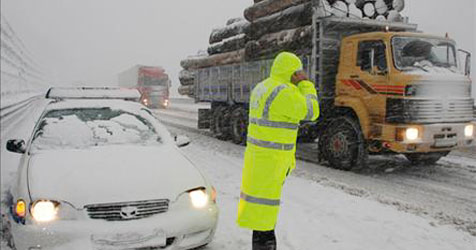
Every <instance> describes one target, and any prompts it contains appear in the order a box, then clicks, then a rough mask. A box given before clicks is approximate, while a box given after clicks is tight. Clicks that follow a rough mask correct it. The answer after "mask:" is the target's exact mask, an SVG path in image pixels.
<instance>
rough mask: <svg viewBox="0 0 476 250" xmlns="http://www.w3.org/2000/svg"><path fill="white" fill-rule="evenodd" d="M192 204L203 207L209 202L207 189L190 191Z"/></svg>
mask: <svg viewBox="0 0 476 250" xmlns="http://www.w3.org/2000/svg"><path fill="white" fill-rule="evenodd" d="M189 195H190V200H191V201H192V205H193V206H194V207H196V208H203V207H205V206H206V205H207V204H208V195H207V193H206V192H205V189H197V190H193V191H190V192H189Z"/></svg>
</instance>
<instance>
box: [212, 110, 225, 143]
mask: <svg viewBox="0 0 476 250" xmlns="http://www.w3.org/2000/svg"><path fill="white" fill-rule="evenodd" d="M212 121H213V122H212V124H211V126H212V128H213V129H212V131H213V135H214V136H215V137H216V138H218V139H220V140H227V139H228V138H229V137H230V125H229V124H230V119H229V112H228V109H227V108H226V107H218V108H216V109H215V112H213V117H212Z"/></svg>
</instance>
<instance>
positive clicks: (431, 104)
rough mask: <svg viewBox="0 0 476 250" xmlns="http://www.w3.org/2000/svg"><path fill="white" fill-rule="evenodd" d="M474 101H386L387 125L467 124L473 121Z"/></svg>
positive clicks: (466, 99)
mask: <svg viewBox="0 0 476 250" xmlns="http://www.w3.org/2000/svg"><path fill="white" fill-rule="evenodd" d="M473 105H474V100H473V99H470V98H465V99H453V100H441V99H440V100H435V99H396V98H390V99H388V100H387V116H386V121H387V122H389V123H435V122H468V121H471V120H473Z"/></svg>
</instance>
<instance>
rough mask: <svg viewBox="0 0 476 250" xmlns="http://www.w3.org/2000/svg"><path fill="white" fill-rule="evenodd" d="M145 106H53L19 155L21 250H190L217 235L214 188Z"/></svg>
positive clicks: (16, 232) (62, 102) (14, 227)
mask: <svg viewBox="0 0 476 250" xmlns="http://www.w3.org/2000/svg"><path fill="white" fill-rule="evenodd" d="M188 143H189V141H188V140H187V138H185V137H180V136H179V137H175V140H174V138H173V137H172V136H171V135H170V134H169V132H168V131H167V130H166V128H165V127H164V126H163V125H162V124H160V122H158V121H157V120H156V118H155V117H154V116H153V115H152V113H151V111H150V110H148V109H147V108H145V107H144V106H143V105H141V104H139V103H136V102H132V101H125V100H118V99H75V98H73V99H71V98H63V99H61V98H59V99H55V100H52V101H51V103H49V105H48V106H47V107H46V109H45V111H44V112H43V114H42V115H41V118H40V119H39V121H38V122H37V124H36V126H35V129H34V130H33V134H32V136H31V138H30V139H29V140H28V141H24V140H18V139H17V140H10V141H8V142H7V149H8V150H9V151H11V152H16V153H20V154H22V156H21V160H20V166H19V169H18V176H17V179H16V182H15V183H14V184H13V186H12V188H11V191H10V194H11V197H10V205H11V211H10V212H11V213H10V214H11V216H10V219H11V220H10V224H11V231H12V235H13V241H14V244H15V245H16V248H17V249H18V250H23V249H190V248H195V247H199V246H203V245H206V244H208V243H209V242H210V241H211V240H212V238H213V236H214V234H215V230H216V225H217V219H218V209H217V206H216V191H215V189H214V187H213V186H212V185H211V184H210V183H209V181H208V180H207V179H206V178H205V177H204V175H203V174H202V173H201V172H200V171H199V170H198V169H197V168H196V167H195V166H194V165H193V164H192V163H191V162H190V161H189V160H188V159H187V158H186V157H185V156H184V155H183V154H182V153H181V152H180V149H179V148H178V147H180V146H184V145H187V144H188Z"/></svg>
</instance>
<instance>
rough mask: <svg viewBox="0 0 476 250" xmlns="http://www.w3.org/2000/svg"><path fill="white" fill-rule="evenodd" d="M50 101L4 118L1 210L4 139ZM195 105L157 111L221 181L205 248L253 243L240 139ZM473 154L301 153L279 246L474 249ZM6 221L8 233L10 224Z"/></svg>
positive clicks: (14, 159)
mask: <svg viewBox="0 0 476 250" xmlns="http://www.w3.org/2000/svg"><path fill="white" fill-rule="evenodd" d="M44 104H45V102H44V100H41V99H37V100H35V101H33V102H32V103H29V104H27V105H24V106H22V108H21V109H17V110H16V112H14V113H10V114H9V115H8V116H6V117H2V119H1V129H2V130H1V145H2V149H1V154H2V155H1V156H2V157H1V174H2V177H1V178H2V179H1V180H2V207H1V210H2V214H3V213H4V212H5V211H6V210H5V209H6V207H5V203H4V201H5V194H6V191H7V190H8V187H9V186H10V184H11V182H12V179H13V176H14V174H15V170H16V164H17V163H18V155H16V154H12V153H9V152H6V151H5V150H4V145H5V142H6V140H7V139H10V138H28V136H29V134H30V133H31V129H32V127H33V125H34V121H35V120H36V119H37V117H38V115H39V114H40V112H41V110H42V107H43V106H44ZM196 108H197V106H196V105H193V104H190V103H187V102H184V103H181V104H180V103H176V104H175V105H174V104H172V107H171V109H169V110H165V111H158V116H159V117H160V119H162V120H164V122H165V123H166V124H167V125H168V126H169V127H170V130H171V131H172V132H174V133H179V134H184V133H185V134H187V135H188V136H189V137H190V138H191V139H192V144H191V145H190V146H188V147H186V148H184V149H183V150H184V153H185V154H186V155H187V156H188V157H189V158H190V160H192V161H193V162H194V163H195V164H196V165H197V166H198V167H199V168H201V169H202V170H203V171H204V172H205V173H206V174H207V175H208V176H209V177H210V179H211V181H212V182H213V183H214V184H215V186H216V188H217V190H218V194H219V196H218V204H219V207H220V210H221V215H220V222H219V228H218V232H217V234H216V238H215V240H214V241H213V242H212V243H211V244H210V245H209V246H208V247H206V248H205V249H207V250H223V249H230V250H235V249H236V250H241V249H243V250H245V249H251V247H250V237H251V234H250V232H249V231H247V230H243V229H239V228H238V227H236V226H235V223H234V220H235V216H236V208H237V202H238V195H239V186H240V179H241V167H242V166H241V164H242V154H243V150H244V148H243V147H241V146H237V145H234V144H232V143H229V142H222V141H219V140H216V139H214V138H211V137H210V136H208V135H207V133H206V132H198V131H196V130H195V129H194V128H195V126H196V123H195V122H196ZM471 154H472V153H471ZM474 161H475V160H474V159H473V160H469V159H468V158H466V157H448V158H446V159H444V160H443V161H441V162H440V163H439V164H438V165H437V166H433V167H427V168H418V169H415V168H410V167H409V166H408V165H407V164H406V163H405V162H404V161H403V160H402V159H400V158H396V159H388V158H374V159H372V165H373V166H374V169H372V170H371V171H366V172H362V173H349V172H342V171H336V170H332V169H329V168H326V167H324V166H319V165H317V164H314V163H308V162H302V161H299V162H298V167H297V170H296V172H294V173H293V176H291V177H290V178H289V179H288V180H287V181H286V188H285V191H284V194H283V205H282V210H281V214H280V218H279V222H278V225H277V234H278V241H279V243H278V245H279V249H282V250H286V249H288V250H313V249H330V250H333V249H335V250H338V249H339V250H340V249H342V250H344V249H345V250H347V249H351V250H360V249H362V250H364V249H365V250H373V249H375V250H376V249H390V250H393V249H395V250H397V249H405V250H412V249H415V250H417V249H418V250H420V249H432V250H435V249H438V250H439V249H441V250H452V249H455V250H456V249H458V250H460V249H461V250H475V249H476V247H475V246H476V237H475V236H476V234H475V233H476V227H475V225H476V197H475V194H476V168H475V166H474V165H475V164H474ZM390 163H391V164H390ZM462 163H463V164H462ZM389 165H390V166H389ZM2 231H4V235H5V234H8V228H6V227H4V228H3V230H2ZM471 233H472V234H473V235H471ZM1 246H2V249H4V247H5V241H2V245H1Z"/></svg>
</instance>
